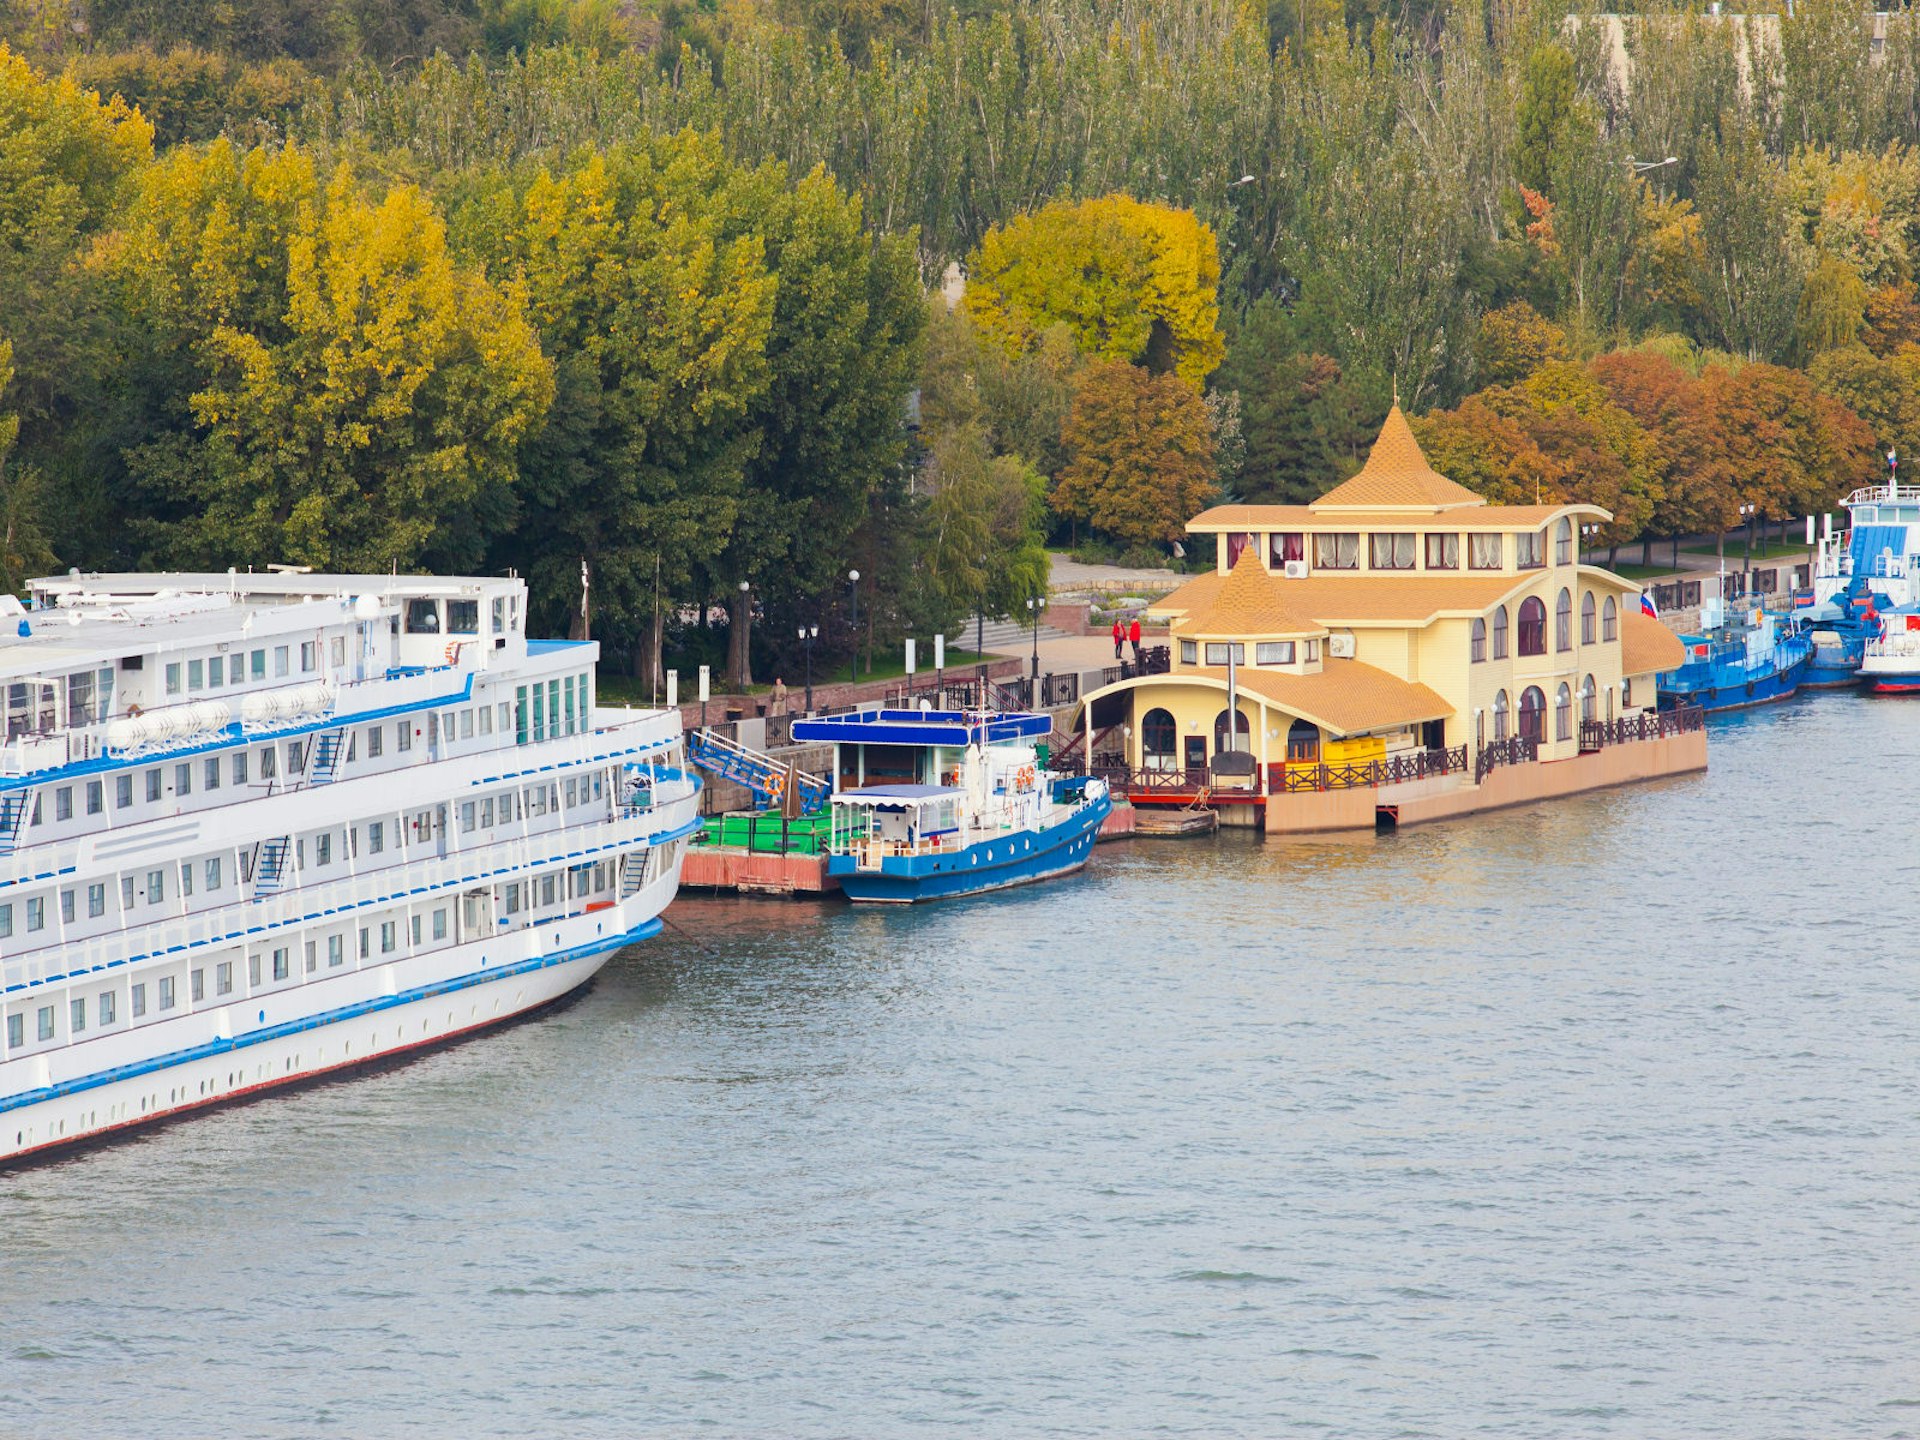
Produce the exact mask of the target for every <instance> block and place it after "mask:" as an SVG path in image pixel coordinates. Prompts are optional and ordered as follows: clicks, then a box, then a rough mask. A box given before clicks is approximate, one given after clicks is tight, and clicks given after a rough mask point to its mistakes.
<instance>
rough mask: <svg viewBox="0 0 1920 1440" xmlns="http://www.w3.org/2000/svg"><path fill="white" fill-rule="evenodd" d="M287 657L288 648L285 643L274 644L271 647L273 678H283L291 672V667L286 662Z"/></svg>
mask: <svg viewBox="0 0 1920 1440" xmlns="http://www.w3.org/2000/svg"><path fill="white" fill-rule="evenodd" d="M287 657H288V650H287V647H286V646H285V645H276V646H274V647H273V678H274V679H276V680H279V679H283V678H284V677H285V676H287V675H288V674H289V673H291V667H290V666H289V665H288V664H287Z"/></svg>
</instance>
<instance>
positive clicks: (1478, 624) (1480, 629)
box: [1470, 615, 1487, 665]
mask: <svg viewBox="0 0 1920 1440" xmlns="http://www.w3.org/2000/svg"><path fill="white" fill-rule="evenodd" d="M1470 653H1471V655H1472V659H1473V663H1474V664H1476V665H1478V664H1479V663H1480V662H1481V661H1482V660H1484V659H1486V658H1487V622H1486V621H1485V620H1483V619H1481V618H1480V617H1479V616H1477V615H1476V616H1475V617H1474V620H1473V649H1472V651H1471V652H1470Z"/></svg>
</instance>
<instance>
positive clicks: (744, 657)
mask: <svg viewBox="0 0 1920 1440" xmlns="http://www.w3.org/2000/svg"><path fill="white" fill-rule="evenodd" d="M752 591H753V584H752V582H751V581H747V580H742V581H741V582H740V625H739V631H740V633H739V634H738V635H735V634H734V633H733V632H734V628H735V627H734V626H733V625H731V624H729V625H728V626H727V638H728V643H729V644H730V645H738V646H739V647H740V663H739V665H737V666H735V667H734V678H735V680H736V681H737V682H738V683H739V686H740V689H741V690H742V691H743V692H744V691H745V690H746V688H747V683H748V682H749V681H750V680H752V679H753V652H752V649H751V647H752V644H753V600H752V598H751V596H752Z"/></svg>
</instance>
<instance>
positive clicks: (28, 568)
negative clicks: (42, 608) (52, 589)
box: [0, 340, 54, 594]
mask: <svg viewBox="0 0 1920 1440" xmlns="http://www.w3.org/2000/svg"><path fill="white" fill-rule="evenodd" d="M12 384H13V345H12V344H11V343H10V342H9V341H6V340H0V404H3V403H4V402H5V399H6V393H7V390H8V389H9V387H11V386H12ZM19 438H20V417H19V416H18V415H14V414H10V413H8V412H6V411H4V410H0V588H4V589H6V590H8V591H11V592H14V593H16V594H17V593H19V592H21V591H23V590H25V589H26V586H27V581H29V580H30V579H32V578H33V577H34V576H36V575H44V574H46V573H47V572H48V571H49V570H51V569H52V568H53V564H54V559H53V551H52V550H51V549H50V548H49V547H48V545H47V541H46V534H45V531H44V530H43V528H42V525H41V517H40V507H41V503H42V502H41V496H40V493H39V487H38V484H37V481H36V477H35V475H34V473H33V471H31V470H29V469H25V468H23V467H21V466H18V465H14V464H10V463H9V462H10V460H11V458H12V455H13V447H14V442H15V441H17V440H18V439H19Z"/></svg>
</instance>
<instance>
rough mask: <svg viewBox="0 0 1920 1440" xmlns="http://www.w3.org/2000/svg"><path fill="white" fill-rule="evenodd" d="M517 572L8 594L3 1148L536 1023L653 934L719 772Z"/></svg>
mask: <svg viewBox="0 0 1920 1440" xmlns="http://www.w3.org/2000/svg"><path fill="white" fill-rule="evenodd" d="M525 605H526V586H525V584H524V583H523V582H522V581H520V580H517V579H492V578H474V579H467V578H431V577H411V576H397V577H396V576H386V575H373V576H369V575H308V574H281V573H275V574H269V575H233V574H228V575H86V576H81V575H78V574H75V575H72V576H69V577H65V578H55V579H48V580H41V581H36V582H35V584H34V586H33V605H32V608H31V609H26V608H23V607H21V606H20V605H19V603H18V602H17V601H15V600H13V599H12V598H11V597H5V599H4V603H0V611H4V612H5V613H4V615H0V704H3V705H4V712H3V713H4V723H5V737H6V738H5V743H4V746H0V983H3V984H4V995H0V1000H4V1015H5V1026H4V1033H0V1166H4V1165H6V1164H8V1163H11V1162H17V1161H19V1160H20V1159H22V1158H23V1157H28V1156H42V1155H45V1154H48V1153H51V1152H53V1151H55V1150H58V1149H60V1148H63V1147H66V1146H70V1145H72V1144H74V1143H75V1142H78V1141H84V1140H88V1139H93V1138H97V1137H101V1136H104V1135H106V1134H108V1133H110V1132H114V1131H120V1130H125V1129H128V1128H131V1127H135V1126H139V1125H142V1124H146V1123H149V1122H152V1121H154V1120H157V1119H161V1118H165V1117H169V1116H175V1115H179V1114H181V1113H182V1112H184V1111H188V1110H192V1109H195V1108H197V1107H200V1106H205V1105H213V1104H218V1103H221V1102H225V1101H230V1100H233V1099H234V1098H235V1097H237V1096H243V1095H249V1094H253V1093H256V1092H259V1091H262V1090H265V1089H267V1088H268V1087H271V1086H275V1085H283V1084H287V1083H290V1082H294V1081H298V1080H302V1079H307V1078H311V1077H313V1076H316V1075H320V1074H323V1073H325V1072H328V1071H337V1070H341V1069H344V1068H347V1067H351V1066H357V1065H363V1064H366V1063H368V1062H370V1061H377V1060H380V1059H383V1058H388V1057H392V1056H395V1055H396V1054H398V1053H400V1052H404V1051H408V1050H413V1049H416V1048H418V1047H421V1046H427V1045H435V1044H440V1043H443V1042H445V1041H447V1040H448V1039H450V1038H452V1037H455V1036H459V1035H464V1034H469V1033H471V1032H474V1031H477V1030H481V1029H484V1028H486V1027H488V1026H491V1025H495V1024H498V1023H500V1022H502V1021H505V1020H507V1019H509V1018H511V1017H513V1016H516V1015H523V1014H525V1013H526V1012H527V1011H529V1010H532V1009H535V1008H537V1007H539V1006H541V1005H544V1004H547V1003H548V1002H551V1001H554V1000H557V999H559V998H561V997H563V996H565V995H567V994H569V993H570V992H572V991H574V990H577V989H578V988H580V987H581V986H582V985H584V984H585V983H586V982H587V981H588V980H589V979H591V978H592V976H593V974H594V972H595V971H596V970H597V969H599V967H600V965H601V963H602V962H603V961H604V960H605V958H606V957H607V956H608V955H609V954H610V953H611V952H612V951H614V950H615V949H618V948H619V947H620V946H623V945H628V944H632V943H633V942H635V941H638V940H644V939H646V938H647V937H648V936H650V935H653V934H655V933H656V932H657V931H658V930H659V929H660V926H661V921H660V920H659V918H658V917H659V915H660V912H661V911H662V910H664V909H665V908H666V906H667V904H668V902H669V901H671V900H672V899H673V895H674V891H675V889H676V888H677V887H678V885H679V880H680V863H681V859H682V855H683V852H684V848H685V845H686V838H687V837H688V836H689V835H691V834H693V832H694V831H695V829H696V828H697V826H698V821H697V819H696V818H695V811H696V807H697V803H698V802H697V793H698V790H699V781H698V780H697V779H696V778H695V777H694V776H693V774H692V773H691V771H690V770H689V769H688V767H687V766H686V764H685V762H684V760H683V758H682V754H681V736H680V727H679V719H678V716H677V714H676V713H675V712H673V711H637V710H635V711H624V710H607V709H601V708H598V707H596V706H595V704H594V660H595V658H596V655H597V653H598V647H597V646H596V645H594V644H592V643H590V642H580V643H569V642H562V641H529V640H527V639H526V636H525Z"/></svg>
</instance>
